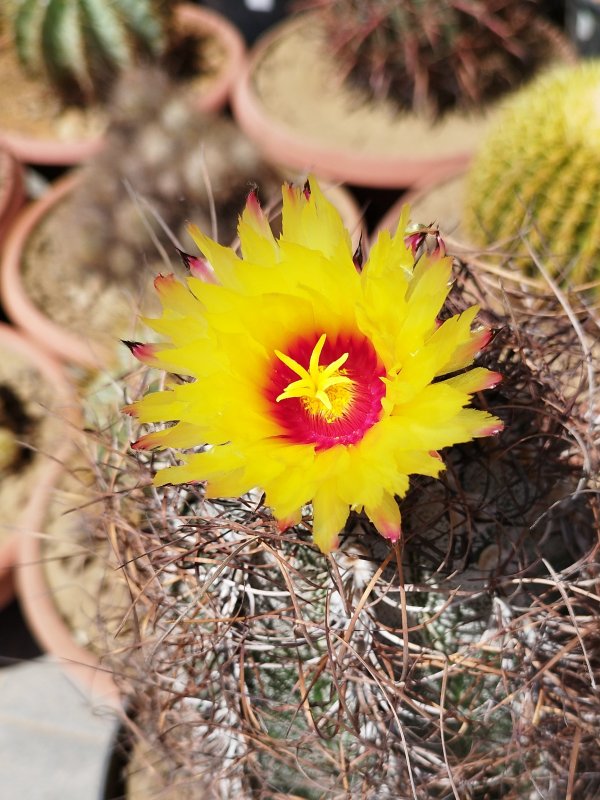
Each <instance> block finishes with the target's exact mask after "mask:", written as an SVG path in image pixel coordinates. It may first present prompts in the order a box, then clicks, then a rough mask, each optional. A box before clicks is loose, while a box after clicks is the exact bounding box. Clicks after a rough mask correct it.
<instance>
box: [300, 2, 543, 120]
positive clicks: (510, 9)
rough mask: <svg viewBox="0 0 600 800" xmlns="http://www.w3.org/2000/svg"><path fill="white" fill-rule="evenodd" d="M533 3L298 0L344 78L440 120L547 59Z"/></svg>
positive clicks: (516, 81)
mask: <svg viewBox="0 0 600 800" xmlns="http://www.w3.org/2000/svg"><path fill="white" fill-rule="evenodd" d="M535 5H536V3H535V0H534V1H533V2H531V1H528V2H522V1H521V0H500V2H497V0H495V1H494V2H490V0H477V2H472V0H467V2H464V1H463V0H401V2H398V0H304V1H303V2H300V3H299V6H300V7H301V8H308V9H312V10H314V11H316V12H317V13H318V14H319V15H320V17H321V18H322V22H323V25H324V28H325V30H326V33H327V36H328V41H329V42H330V44H331V47H332V49H333V51H334V53H335V54H336V56H337V58H338V59H339V60H340V62H341V64H342V67H343V68H344V69H345V70H346V72H347V74H348V76H349V77H350V78H352V79H353V80H354V81H355V82H357V83H359V84H360V85H361V86H363V87H365V88H366V89H367V90H368V91H369V92H370V93H372V94H373V95H375V96H382V95H383V96H388V97H389V98H390V99H392V100H394V101H395V102H397V103H398V105H399V106H400V108H407V109H414V110H415V111H418V112H419V111H420V112H425V113H428V114H429V115H431V116H433V117H437V116H440V115H441V114H443V113H444V112H445V111H447V110H451V109H453V108H463V109H473V108H478V107H479V106H480V105H481V104H482V102H487V101H490V100H493V99H494V98H495V97H497V96H498V95H500V94H503V93H504V92H505V91H507V90H509V89H512V88H513V87H514V86H517V85H519V84H520V83H521V82H522V81H523V80H524V79H525V78H527V77H528V76H529V75H530V74H532V73H533V72H534V71H535V70H536V69H537V68H538V67H539V66H540V64H541V63H543V62H544V61H546V60H547V58H548V56H549V55H550V53H551V46H550V44H549V40H548V34H547V31H548V29H549V28H548V26H547V25H543V26H540V25H536V24H535V23H536V19H537V18H536V11H535Z"/></svg>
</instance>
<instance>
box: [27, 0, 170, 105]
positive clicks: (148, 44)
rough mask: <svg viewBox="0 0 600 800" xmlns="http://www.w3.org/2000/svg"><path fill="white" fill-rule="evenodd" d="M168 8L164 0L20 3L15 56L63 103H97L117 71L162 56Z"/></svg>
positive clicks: (77, 0)
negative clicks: (45, 81) (47, 82)
mask: <svg viewBox="0 0 600 800" xmlns="http://www.w3.org/2000/svg"><path fill="white" fill-rule="evenodd" d="M168 7H169V5H168V3H167V2H166V0H110V2H107V1H106V0H22V2H21V4H20V5H19V6H18V7H17V9H16V12H15V14H14V23H13V24H14V38H15V43H16V48H17V52H18V55H19V58H20V60H21V62H22V63H23V65H24V66H25V67H26V68H27V69H29V70H30V71H31V72H32V73H35V74H45V75H46V76H47V77H48V78H49V80H50V81H51V82H52V84H53V85H54V86H55V87H56V88H57V89H58V91H59V93H60V94H61V95H62V96H63V98H64V99H66V100H68V101H74V102H87V101H90V100H95V99H102V98H103V97H105V96H106V93H107V92H108V91H109V90H110V85H111V83H112V80H113V79H114V77H115V76H116V75H117V74H118V73H119V72H120V71H121V70H123V69H124V68H126V67H131V66H132V65H133V64H135V63H138V62H139V60H140V58H142V57H146V58H154V59H156V58H158V57H159V56H161V55H162V54H163V53H164V52H165V50H166V47H167V43H168V30H167V28H168Z"/></svg>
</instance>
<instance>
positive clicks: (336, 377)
mask: <svg viewBox="0 0 600 800" xmlns="http://www.w3.org/2000/svg"><path fill="white" fill-rule="evenodd" d="M326 338H327V335H326V334H325V333H324V334H322V336H321V337H320V338H319V341H318V342H317V343H316V345H315V346H314V348H313V351H312V353H311V356H310V361H309V365H308V370H307V369H305V368H304V367H303V366H302V365H301V364H299V363H298V362H297V361H295V360H294V359H293V358H291V357H290V356H287V355H285V353H282V352H281V351H279V350H275V355H276V356H277V358H278V359H279V360H280V361H282V362H283V363H284V364H285V365H286V366H287V367H289V368H290V369H291V370H292V371H293V372H295V373H296V375H298V376H299V380H297V381H292V382H291V383H290V384H289V385H288V386H287V388H286V389H285V391H283V392H282V393H281V394H280V395H278V397H277V398H276V400H277V402H278V403H279V402H280V401H281V400H288V399H290V398H292V397H298V398H302V400H303V403H304V407H305V409H306V410H307V411H308V412H309V413H310V414H313V415H315V416H316V415H317V414H320V415H321V416H322V417H324V418H325V419H326V420H327V422H333V421H335V420H336V419H339V418H340V417H341V416H342V414H343V413H344V411H345V410H346V408H347V407H348V404H349V402H350V400H351V398H352V391H351V388H350V387H351V385H352V383H353V381H352V380H351V379H350V378H348V377H346V376H345V375H341V374H340V368H341V367H342V366H343V365H344V364H345V363H346V361H347V360H348V353H344V354H343V355H341V356H340V357H339V358H336V360H335V361H332V362H331V364H329V365H328V366H326V367H323V366H319V359H320V358H321V353H322V352H323V347H324V345H325V340H326Z"/></svg>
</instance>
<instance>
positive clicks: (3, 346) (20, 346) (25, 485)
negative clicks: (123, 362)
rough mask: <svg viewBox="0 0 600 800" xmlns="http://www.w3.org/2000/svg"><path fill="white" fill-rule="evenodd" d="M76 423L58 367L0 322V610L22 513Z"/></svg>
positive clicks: (10, 587) (9, 586)
mask: <svg viewBox="0 0 600 800" xmlns="http://www.w3.org/2000/svg"><path fill="white" fill-rule="evenodd" d="M78 420H79V409H78V402H77V400H76V398H75V394H74V391H73V389H72V386H71V384H70V383H69V381H68V379H67V377H66V376H65V374H64V373H63V371H62V370H61V368H60V366H59V365H58V364H57V363H56V362H55V361H54V360H53V359H52V358H51V357H50V356H48V355H46V354H45V353H44V352H43V351H41V350H39V349H38V348H37V347H36V346H35V345H34V344H33V343H32V342H31V341H30V340H28V339H26V338H25V337H24V336H22V335H21V334H19V333H18V332H17V331H16V330H14V329H13V328H11V327H10V326H8V325H5V324H2V323H0V608H1V607H3V606H4V605H5V604H6V603H7V602H8V601H9V600H10V599H11V598H12V596H13V593H14V580H13V579H14V575H13V568H14V565H15V563H16V560H17V555H18V546H19V537H21V536H22V534H23V529H24V528H26V527H27V526H28V521H27V510H26V509H27V508H28V506H29V504H31V503H34V502H36V500H35V498H36V495H37V493H38V490H39V489H40V485H41V484H42V483H43V480H44V474H45V472H46V468H47V467H48V463H49V462H50V461H51V458H52V456H53V454H54V453H55V452H56V450H57V448H58V447H59V446H61V445H62V444H63V443H64V441H65V440H66V439H68V438H69V437H70V436H72V435H73V432H74V430H75V427H76V425H77V421H78ZM24 509H25V511H24Z"/></svg>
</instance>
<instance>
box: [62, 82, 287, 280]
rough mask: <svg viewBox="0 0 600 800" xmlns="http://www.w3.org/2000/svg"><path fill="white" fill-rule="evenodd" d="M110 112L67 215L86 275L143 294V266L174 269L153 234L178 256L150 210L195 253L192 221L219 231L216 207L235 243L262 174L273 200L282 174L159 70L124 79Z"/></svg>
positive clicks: (223, 232)
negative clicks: (105, 130)
mask: <svg viewBox="0 0 600 800" xmlns="http://www.w3.org/2000/svg"><path fill="white" fill-rule="evenodd" d="M108 108H109V112H110V118H111V123H110V127H109V132H108V136H107V143H106V146H105V148H104V150H103V152H102V153H100V154H99V156H97V157H96V158H95V159H94V160H93V161H92V162H90V163H89V164H88V165H87V167H86V169H85V172H84V175H83V180H82V183H81V185H80V186H79V187H78V189H77V190H76V192H75V194H74V196H73V198H72V200H71V202H70V204H69V209H65V211H68V214H69V227H70V228H71V229H72V230H73V232H74V233H73V236H72V237H71V240H70V242H69V243H67V245H66V247H67V251H68V253H69V256H70V258H71V259H72V261H73V263H76V264H77V265H78V269H80V270H82V271H83V272H84V273H88V272H93V273H94V274H97V275H101V276H103V279H104V280H105V281H115V280H116V281H118V282H120V283H121V284H123V285H125V286H126V287H127V288H129V289H133V290H134V291H137V290H139V286H140V282H139V279H140V272H141V271H140V263H141V262H143V264H144V268H143V273H144V274H146V275H148V276H154V275H155V274H156V273H157V272H159V271H161V270H164V262H163V261H162V260H161V254H160V252H159V251H158V250H157V248H156V246H155V244H154V242H153V241H152V237H151V235H150V234H149V232H148V227H150V228H151V229H153V231H154V235H155V236H156V237H157V238H158V239H159V240H160V241H161V243H162V244H163V245H164V246H165V247H166V248H167V249H168V252H169V254H171V253H173V252H174V251H173V247H172V244H171V242H169V240H168V238H167V237H166V236H165V233H164V231H163V230H162V229H161V226H160V225H159V224H158V223H157V220H156V218H155V216H153V213H152V212H150V211H149V210H148V205H145V204H149V206H150V207H151V208H152V209H153V212H155V214H157V215H158V216H159V217H160V218H161V219H162V221H163V223H164V225H165V226H166V228H168V229H169V230H171V231H172V232H173V234H174V235H175V237H176V239H177V240H178V241H179V242H181V244H182V247H183V249H184V250H187V249H189V248H190V247H191V246H192V243H191V240H189V239H188V235H187V232H186V227H185V225H186V220H189V219H195V220H198V221H199V223H200V224H201V225H203V226H204V227H205V228H206V229H210V227H211V210H210V209H211V202H214V204H215V208H216V213H217V217H218V220H219V230H218V232H219V237H220V238H221V240H222V241H223V242H224V243H229V242H231V240H232V239H233V238H234V236H235V233H236V226H237V215H238V213H239V210H240V209H241V207H242V205H243V202H244V200H245V197H246V195H247V193H248V191H249V190H250V188H251V186H252V184H253V179H254V178H255V177H256V176H259V183H260V187H261V189H262V190H263V192H264V193H265V194H266V195H267V196H268V195H269V193H270V192H272V191H274V189H275V187H276V186H277V182H276V180H275V175H274V173H273V172H272V171H271V170H270V169H269V168H267V167H266V166H265V165H264V164H263V163H262V162H261V160H260V159H259V156H258V154H257V152H256V150H255V149H254V147H253V146H252V145H251V144H250V143H249V142H248V141H247V140H246V139H245V138H244V137H243V136H242V135H241V134H240V133H239V131H238V130H237V129H236V128H235V126H234V125H233V124H232V123H231V122H230V121H229V120H226V119H224V118H213V117H211V116H208V115H206V116H203V115H201V114H198V112H197V111H195V110H193V109H192V108H190V105H189V103H188V102H187V99H186V94H185V90H183V89H179V90H177V89H176V88H175V86H174V85H173V84H172V82H171V81H170V80H169V79H168V78H167V76H166V75H165V74H164V73H163V72H161V71H160V70H159V69H158V68H152V69H150V68H145V69H139V70H133V71H131V72H130V73H129V74H128V75H126V76H123V78H122V79H121V80H120V81H119V82H118V83H117V85H116V87H115V92H114V93H113V96H112V97H111V101H110V103H109V106H108ZM131 192H133V193H135V195H136V196H137V201H136V199H135V198H134V197H133V196H132V194H131ZM211 196H212V200H211Z"/></svg>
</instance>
